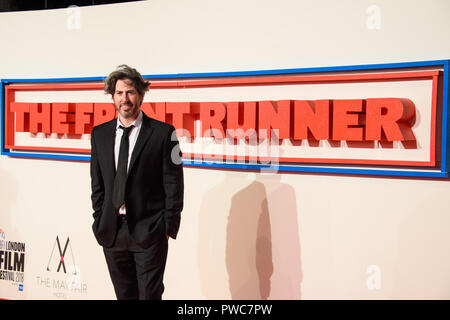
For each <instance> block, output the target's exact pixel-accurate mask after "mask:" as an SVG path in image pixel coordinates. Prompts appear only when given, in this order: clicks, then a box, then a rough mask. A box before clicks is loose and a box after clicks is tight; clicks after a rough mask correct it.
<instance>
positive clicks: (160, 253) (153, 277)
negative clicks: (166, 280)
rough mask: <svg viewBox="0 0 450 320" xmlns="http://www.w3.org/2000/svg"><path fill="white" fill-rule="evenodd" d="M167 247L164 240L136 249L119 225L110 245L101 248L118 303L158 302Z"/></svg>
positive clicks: (126, 228) (160, 295)
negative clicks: (131, 301) (128, 301)
mask: <svg viewBox="0 0 450 320" xmlns="http://www.w3.org/2000/svg"><path fill="white" fill-rule="evenodd" d="M167 248H168V240H167V239H166V237H162V238H161V240H159V241H156V242H155V243H153V244H152V245H151V246H150V247H149V248H146V249H143V248H141V247H139V246H138V245H137V244H136V243H135V242H134V240H133V239H132V238H131V236H130V234H129V231H128V226H127V223H126V222H121V226H120V228H119V230H118V232H117V236H116V240H115V243H114V246H113V247H111V248H103V252H104V253H105V258H106V263H107V265H108V270H109V275H110V276H111V280H112V283H113V286H114V291H115V293H116V297H117V299H118V300H138V299H139V300H161V297H162V293H163V291H164V284H163V276H164V269H165V267H166V260H167Z"/></svg>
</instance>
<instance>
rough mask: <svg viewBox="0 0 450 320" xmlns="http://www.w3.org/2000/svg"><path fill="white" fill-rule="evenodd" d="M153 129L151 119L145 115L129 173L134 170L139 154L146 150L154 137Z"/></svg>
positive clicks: (132, 155)
mask: <svg viewBox="0 0 450 320" xmlns="http://www.w3.org/2000/svg"><path fill="white" fill-rule="evenodd" d="M152 132H153V128H152V127H151V125H150V118H149V117H147V116H146V115H145V114H143V118H142V127H141V130H140V131H139V136H138V138H137V140H136V144H135V146H134V149H133V153H132V154H131V160H130V165H129V168H128V172H130V170H131V168H133V165H134V163H135V162H136V159H137V158H138V156H139V154H140V153H141V151H142V149H143V148H144V146H145V144H146V142H147V140H148V139H149V138H150V136H151V135H152Z"/></svg>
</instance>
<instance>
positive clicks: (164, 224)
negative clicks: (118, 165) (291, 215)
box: [91, 114, 184, 248]
mask: <svg viewBox="0 0 450 320" xmlns="http://www.w3.org/2000/svg"><path fill="white" fill-rule="evenodd" d="M116 121H117V119H114V120H111V121H109V122H106V123H104V124H101V125H99V126H96V127H94V128H93V130H92V134H91V187H92V195H91V198H92V207H93V209H94V214H93V217H94V223H93V225H92V230H93V231H94V235H95V237H96V239H97V241H98V243H99V244H100V245H102V246H104V247H111V246H112V245H113V244H114V240H115V236H116V231H117V228H118V216H117V215H118V208H116V207H114V205H113V204H112V194H113V185H114V177H115V164H114V139H115V130H116V123H117V122H116ZM183 192H184V185H183V167H182V164H181V151H180V149H179V144H178V139H177V138H176V135H175V129H174V127H173V126H172V125H170V124H167V123H164V122H161V121H158V120H155V119H152V118H149V117H147V116H146V115H145V114H143V119H142V127H141V130H140V132H139V136H138V137H137V140H136V145H135V147H134V150H133V153H132V154H131V160H130V164H129V168H128V178H127V185H126V194H125V204H126V208H127V220H128V223H127V224H128V228H129V231H130V234H131V236H132V238H133V239H134V240H135V241H136V243H138V244H139V245H140V246H142V247H143V248H147V247H149V246H150V245H151V243H152V242H153V241H155V240H158V239H160V238H161V237H163V236H165V234H168V235H169V236H171V237H172V238H174V239H175V238H176V236H177V233H178V229H179V226H180V213H181V210H182V209H183Z"/></svg>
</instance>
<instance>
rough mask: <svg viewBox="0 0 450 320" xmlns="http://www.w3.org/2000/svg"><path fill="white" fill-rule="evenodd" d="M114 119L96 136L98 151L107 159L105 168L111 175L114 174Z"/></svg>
mask: <svg viewBox="0 0 450 320" xmlns="http://www.w3.org/2000/svg"><path fill="white" fill-rule="evenodd" d="M116 123H117V122H116V121H114V120H113V121H111V122H110V123H109V124H108V126H107V127H106V128H105V130H104V131H103V132H102V131H99V137H98V140H97V141H98V142H99V143H98V145H97V148H98V152H99V153H101V154H103V155H104V156H102V158H103V159H108V160H107V162H106V164H105V165H106V166H107V167H106V170H107V171H108V174H110V175H111V176H112V177H114V176H115V174H116V169H115V163H114V139H115V135H116Z"/></svg>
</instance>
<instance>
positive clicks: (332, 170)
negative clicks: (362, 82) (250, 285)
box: [183, 160, 446, 178]
mask: <svg viewBox="0 0 450 320" xmlns="http://www.w3.org/2000/svg"><path fill="white" fill-rule="evenodd" d="M183 165H186V166H193V167H202V168H217V169H244V170H261V171H262V172H264V170H267V171H268V172H270V171H274V169H273V167H270V166H265V165H250V164H230V163H211V162H202V161H195V160H183ZM276 170H278V171H283V172H303V173H336V174H356V175H379V176H403V177H435V178H443V177H446V175H445V173H443V172H437V171H434V172H431V171H401V170H377V169H374V170H371V169H351V168H329V167H301V166H278V167H277V166H275V171H276Z"/></svg>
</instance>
